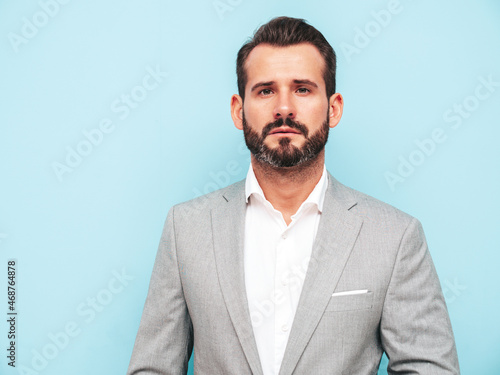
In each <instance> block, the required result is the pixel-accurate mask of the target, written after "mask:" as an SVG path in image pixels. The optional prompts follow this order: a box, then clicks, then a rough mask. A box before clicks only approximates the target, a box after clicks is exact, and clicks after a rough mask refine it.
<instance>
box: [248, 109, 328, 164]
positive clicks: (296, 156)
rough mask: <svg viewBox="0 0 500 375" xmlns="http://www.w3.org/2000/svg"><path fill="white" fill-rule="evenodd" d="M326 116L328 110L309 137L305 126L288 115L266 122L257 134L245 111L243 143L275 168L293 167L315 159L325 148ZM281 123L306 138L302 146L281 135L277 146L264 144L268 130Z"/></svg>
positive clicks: (326, 139)
mask: <svg viewBox="0 0 500 375" xmlns="http://www.w3.org/2000/svg"><path fill="white" fill-rule="evenodd" d="M328 117H329V110H328V112H327V114H326V120H325V121H324V122H323V124H322V125H321V128H320V129H318V130H317V131H316V132H315V133H314V134H312V135H311V136H310V137H309V130H308V129H307V126H305V125H304V124H302V123H300V122H298V121H294V120H292V119H291V118H289V117H287V118H286V120H283V118H279V119H277V120H276V121H274V122H271V123H269V124H267V125H266V126H265V127H264V129H262V134H260V135H259V134H258V133H257V132H256V131H255V130H253V129H252V127H251V126H250V125H248V122H247V121H246V118H245V113H243V134H244V136H245V143H246V145H247V147H248V149H249V150H250V152H251V153H252V154H253V155H254V157H255V158H256V159H257V160H259V161H261V162H263V163H266V164H269V165H271V166H273V167H277V168H288V167H295V166H297V165H300V164H302V163H305V162H307V161H310V160H313V159H315V158H316V157H317V156H318V155H319V153H320V152H321V151H322V150H323V149H324V148H325V145H326V142H327V141H328V133H329V125H328V123H329V121H328ZM283 125H287V126H288V127H290V128H292V129H296V130H298V131H299V132H300V133H301V134H302V135H303V136H304V137H305V139H306V140H305V143H304V145H303V146H302V147H300V148H299V147H297V146H295V145H293V144H292V140H291V139H290V138H289V137H281V138H280V139H279V144H278V146H277V147H275V148H269V147H268V146H267V145H265V144H264V140H265V139H266V137H267V136H268V135H269V132H270V131H271V130H273V129H275V128H279V127H280V126H283Z"/></svg>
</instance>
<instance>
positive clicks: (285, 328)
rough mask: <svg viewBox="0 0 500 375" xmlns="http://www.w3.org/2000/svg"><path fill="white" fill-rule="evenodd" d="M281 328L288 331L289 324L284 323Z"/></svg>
mask: <svg viewBox="0 0 500 375" xmlns="http://www.w3.org/2000/svg"><path fill="white" fill-rule="evenodd" d="M281 330H282V331H283V332H286V331H288V326H287V325H286V324H283V325H282V326H281Z"/></svg>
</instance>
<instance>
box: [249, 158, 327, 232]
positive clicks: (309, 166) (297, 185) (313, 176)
mask: <svg viewBox="0 0 500 375" xmlns="http://www.w3.org/2000/svg"><path fill="white" fill-rule="evenodd" d="M251 163H252V168H253V170H254V173H255V177H256V178H257V181H258V182H259V185H260V187H261V188H262V191H263V192H264V196H265V197H266V199H267V200H268V201H269V202H270V203H271V204H272V205H273V207H274V208H275V209H276V210H278V211H280V212H281V214H282V215H283V218H284V219H285V222H286V224H287V225H288V224H290V222H291V221H292V219H291V216H292V215H294V214H295V213H296V212H297V210H298V209H299V207H300V205H301V204H302V203H303V202H304V201H305V200H306V199H307V197H308V196H309V194H311V192H312V191H313V190H314V187H315V186H316V185H317V183H318V181H319V180H320V179H321V175H322V174H323V166H324V164H325V150H322V151H321V152H320V153H319V154H318V156H317V157H316V158H314V159H312V160H309V161H307V162H304V163H302V164H300V165H297V166H295V167H288V168H277V167H273V166H271V165H269V164H267V163H263V162H260V161H258V160H257V159H255V157H254V156H253V155H252V156H251Z"/></svg>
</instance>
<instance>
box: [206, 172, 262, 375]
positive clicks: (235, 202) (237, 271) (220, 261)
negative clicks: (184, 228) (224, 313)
mask: <svg viewBox="0 0 500 375" xmlns="http://www.w3.org/2000/svg"><path fill="white" fill-rule="evenodd" d="M245 212H246V201H245V184H244V181H242V182H240V183H238V184H236V185H235V186H234V187H233V189H231V190H229V191H228V192H227V193H226V194H225V195H224V196H222V197H221V203H220V205H219V206H218V207H217V208H215V209H213V210H212V233H213V239H214V254H215V262H216V267H217V273H218V276H219V282H220V286H221V290H222V294H223V296H224V301H225V303H226V307H227V310H228V312H229V315H230V317H231V321H232V322H233V325H234V328H235V330H236V334H237V335H238V339H239V340H240V343H241V346H242V348H243V351H244V352H245V356H246V358H247V361H248V363H249V365H250V368H251V369H252V373H253V374H256V375H261V374H262V367H261V364H260V359H259V353H258V350H257V344H256V342H255V338H254V334H253V328H252V324H251V320H250V311H249V308H248V299H247V294H246V288H245V275H244V263H243V261H244V257H243V255H244V253H243V250H244V232H245Z"/></svg>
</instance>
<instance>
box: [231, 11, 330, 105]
mask: <svg viewBox="0 0 500 375" xmlns="http://www.w3.org/2000/svg"><path fill="white" fill-rule="evenodd" d="M299 43H310V44H312V45H313V46H315V47H316V48H317V49H318V51H319V52H320V54H321V56H323V59H324V61H325V66H324V72H323V79H324V81H325V86H326V95H327V97H328V98H329V97H330V96H332V95H333V94H335V72H336V70H337V58H336V56H335V51H334V50H333V48H332V46H331V45H330V44H329V43H328V42H327V40H326V39H325V37H324V36H323V34H321V33H320V32H319V31H318V30H317V29H316V28H314V27H313V26H311V25H309V24H308V23H307V22H306V21H305V20H303V19H301V18H291V17H277V18H273V19H272V20H271V21H269V22H268V23H266V24H264V25H262V26H261V27H260V28H259V29H258V30H257V31H256V32H255V34H254V35H253V37H252V38H251V39H249V40H248V42H246V43H245V44H243V46H242V47H241V48H240V50H239V51H238V57H237V59H236V75H237V77H238V93H239V94H240V96H241V97H242V98H243V99H245V87H246V84H247V81H248V77H247V72H246V69H245V63H246V61H247V59H248V55H250V52H252V50H253V49H254V48H255V47H257V46H258V45H259V44H269V45H271V46H275V47H287V46H292V45H296V44H299Z"/></svg>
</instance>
